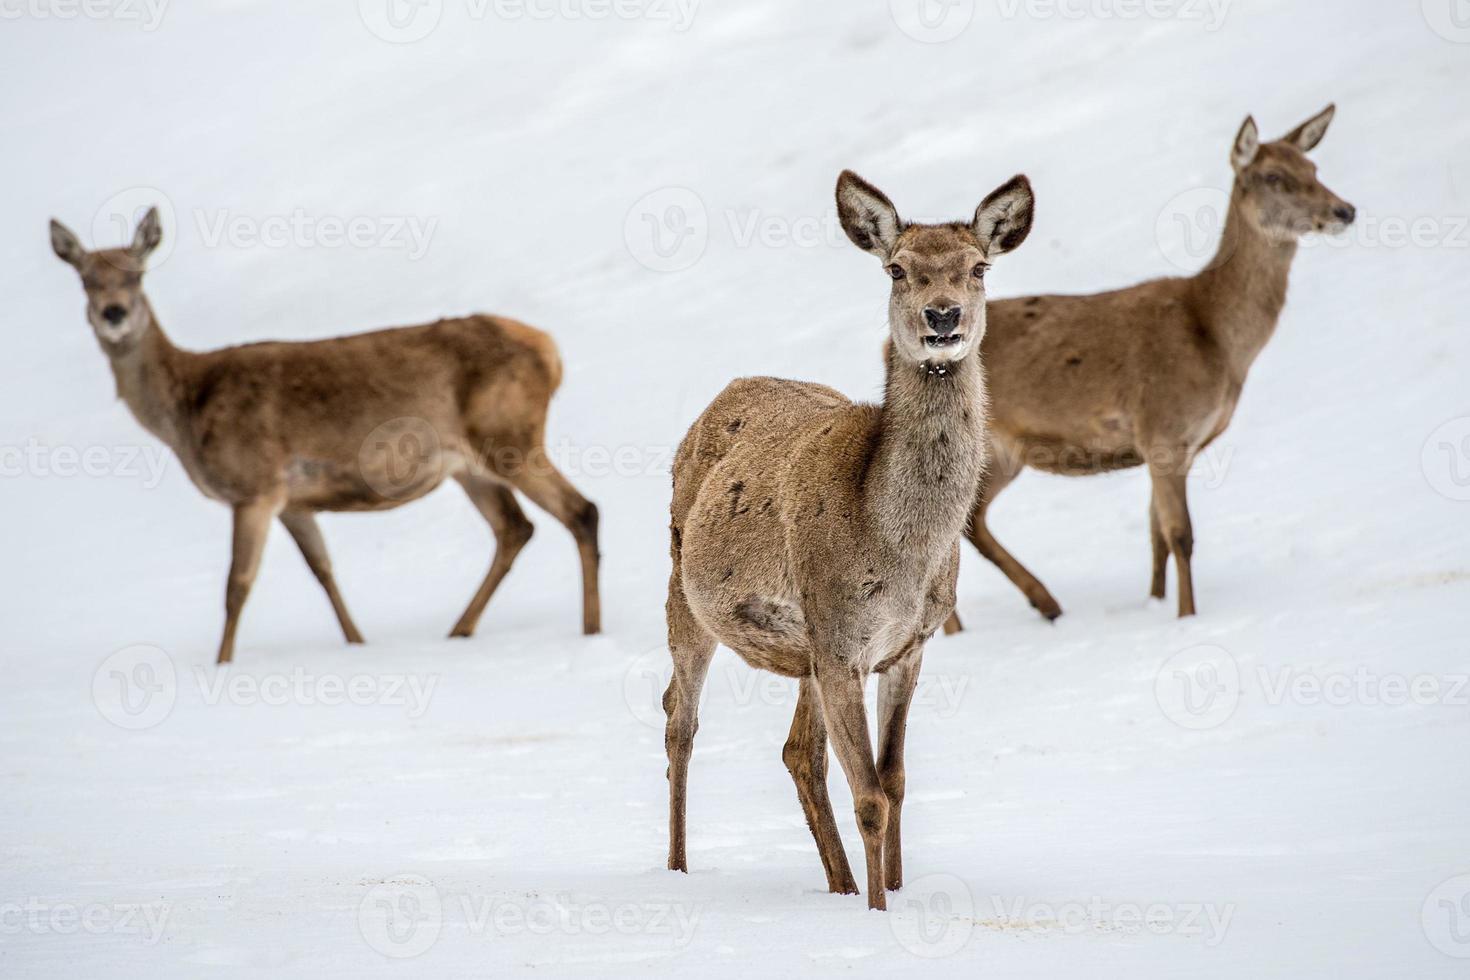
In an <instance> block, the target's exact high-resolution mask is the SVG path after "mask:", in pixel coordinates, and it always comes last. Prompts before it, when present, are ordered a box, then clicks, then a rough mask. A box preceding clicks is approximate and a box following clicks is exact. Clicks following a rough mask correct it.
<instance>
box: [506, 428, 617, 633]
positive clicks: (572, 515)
mask: <svg viewBox="0 0 1470 980" xmlns="http://www.w3.org/2000/svg"><path fill="white" fill-rule="evenodd" d="M505 478H506V479H508V480H509V481H510V482H511V483H512V484H513V485H514V486H515V488H516V489H517V490H519V491H521V492H522V493H524V494H525V495H526V496H527V497H530V498H531V500H532V501H533V502H534V503H535V504H536V506H537V507H540V508H541V509H543V510H545V511H546V512H547V513H549V514H551V516H552V517H555V518H556V519H557V520H558V521H560V522H561V523H562V524H563V525H565V526H566V529H567V530H568V531H571V532H572V537H574V538H575V539H576V541H577V554H578V556H579V557H580V558H581V561H582V632H583V633H586V634H589V635H590V634H592V633H599V632H601V631H602V599H601V597H600V595H599V593H598V587H597V569H598V563H599V555H598V552H597V524H598V517H597V505H596V504H594V503H592V502H591V501H590V500H588V499H587V498H586V497H583V496H582V495H581V494H580V493H578V492H577V488H576V487H574V486H572V485H571V483H570V482H568V480H567V478H566V477H564V476H562V475H561V473H560V472H558V471H557V469H556V468H555V467H554V466H552V465H551V460H549V459H547V458H546V454H545V453H544V452H539V451H538V453H537V454H536V458H535V459H533V460H531V462H530V464H529V465H527V466H525V467H516V468H514V471H512V472H508V473H506V474H505Z"/></svg>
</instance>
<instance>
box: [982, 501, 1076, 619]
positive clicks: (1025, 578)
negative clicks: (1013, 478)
mask: <svg viewBox="0 0 1470 980" xmlns="http://www.w3.org/2000/svg"><path fill="white" fill-rule="evenodd" d="M989 506H990V502H989V501H986V500H982V501H981V502H980V503H979V504H978V505H976V507H975V512H974V513H973V514H971V515H970V527H969V529H968V530H967V531H966V532H965V533H966V535H967V536H968V537H969V539H970V543H971V544H973V545H974V546H975V550H977V551H979V552H980V554H982V555H984V556H985V558H986V560H988V561H989V562H990V563H991V564H993V565H995V567H996V568H999V569H1000V570H1001V572H1002V573H1003V574H1004V575H1005V577H1006V578H1008V579H1010V580H1011V583H1012V584H1013V585H1015V586H1016V588H1018V589H1020V590H1021V592H1022V594H1023V595H1025V596H1026V599H1027V600H1028V601H1029V602H1030V603H1031V606H1032V608H1034V609H1035V610H1036V611H1037V612H1039V613H1041V615H1043V616H1045V617H1046V618H1047V619H1049V620H1055V619H1056V618H1057V617H1058V616H1060V615H1061V614H1062V607H1061V605H1060V604H1059V603H1058V602H1057V601H1056V599H1053V598H1052V594H1051V593H1050V592H1048V591H1047V590H1046V586H1044V585H1042V584H1041V580H1040V579H1038V578H1037V577H1036V576H1035V575H1032V574H1031V573H1030V572H1029V571H1027V570H1026V566H1025V565H1022V564H1021V563H1020V562H1018V561H1016V559H1015V558H1013V557H1012V556H1011V553H1010V552H1009V551H1006V550H1005V548H1003V547H1001V544H1000V542H999V541H997V540H995V536H994V535H992V534H991V533H990V528H989V526H988V525H986V523H985V511H986V509H987V508H988V507H989Z"/></svg>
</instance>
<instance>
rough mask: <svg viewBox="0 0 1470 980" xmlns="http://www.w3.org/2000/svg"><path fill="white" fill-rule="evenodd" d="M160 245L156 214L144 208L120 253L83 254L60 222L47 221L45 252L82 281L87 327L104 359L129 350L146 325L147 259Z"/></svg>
mask: <svg viewBox="0 0 1470 980" xmlns="http://www.w3.org/2000/svg"><path fill="white" fill-rule="evenodd" d="M162 241H163V226H162V225H161V224H160V223H159V220H158V209H157V208H149V209H148V213H147V214H145V215H144V216H143V220H142V221H140V222H138V228H137V231H136V232H135V233H134V235H133V243H132V244H131V245H129V246H127V247H126V248H110V249H102V250H99V251H96V252H89V251H87V250H86V249H85V248H83V247H82V243H81V242H80V241H79V240H78V239H77V236H76V235H75V234H73V233H72V231H71V229H69V228H67V227H66V226H65V225H63V224H62V223H61V222H59V221H56V220H54V219H53V220H52V222H51V248H52V249H53V250H54V251H55V252H56V254H57V256H58V257H59V258H60V259H61V260H62V261H63V262H65V263H67V264H68V265H70V266H71V267H72V268H74V269H76V270H77V273H78V274H79V275H80V276H81V277H82V289H83V290H85V291H86V294H87V322H88V323H90V324H91V325H92V330H93V332H95V333H96V334H97V339H98V340H99V341H101V342H102V348H103V350H105V351H107V352H108V353H109V354H116V353H121V352H123V351H125V350H128V349H130V348H131V347H132V346H133V345H134V344H135V343H136V342H137V340H138V338H140V337H141V336H142V335H143V334H144V333H145V332H146V330H147V328H148V325H149V324H150V323H151V322H152V316H151V315H150V313H149V311H148V301H147V299H146V298H145V297H144V296H143V272H144V270H145V268H146V267H147V262H148V256H149V255H151V254H152V253H153V250H154V249H156V248H158V245H159V243H160V242H162Z"/></svg>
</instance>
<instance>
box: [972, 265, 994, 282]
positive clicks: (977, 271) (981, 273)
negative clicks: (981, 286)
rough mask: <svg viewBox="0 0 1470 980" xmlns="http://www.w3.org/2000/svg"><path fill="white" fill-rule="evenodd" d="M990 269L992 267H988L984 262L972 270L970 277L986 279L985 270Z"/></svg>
mask: <svg viewBox="0 0 1470 980" xmlns="http://www.w3.org/2000/svg"><path fill="white" fill-rule="evenodd" d="M988 268H990V266H988V265H986V264H985V263H984V262H981V263H980V264H979V265H977V266H975V268H973V269H971V270H970V277H971V278H973V279H984V278H985V270H986V269H988Z"/></svg>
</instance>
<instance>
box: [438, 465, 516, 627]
mask: <svg viewBox="0 0 1470 980" xmlns="http://www.w3.org/2000/svg"><path fill="white" fill-rule="evenodd" d="M455 479H456V480H458V481H459V485H460V486H462V487H464V491H465V493H467V494H469V498H470V501H471V502H472V503H473V504H474V505H475V508H476V509H477V510H479V512H480V514H481V516H483V517H484V518H485V520H486V522H487V523H489V525H490V530H491V532H493V533H494V535H495V556H494V557H493V558H491V560H490V571H489V572H487V573H486V574H485V581H483V582H481V583H480V588H479V589H478V590H477V591H476V592H475V596H474V598H473V599H471V600H470V604H469V605H468V606H466V607H465V611H464V614H463V615H461V616H460V617H459V622H457V623H455V624H454V629H452V630H450V631H449V635H450V636H459V637H466V636H471V635H473V634H474V632H475V626H476V624H478V623H479V621H480V616H481V615H482V614H483V613H484V612H485V606H486V605H488V604H489V602H490V597H491V596H493V595H494V594H495V590H496V589H498V588H499V587H500V583H501V580H503V579H504V578H505V576H506V574H507V573H508V572H509V571H510V566H511V564H512V563H513V562H514V561H515V560H516V555H518V554H520V553H521V549H522V548H524V547H525V546H526V542H528V541H530V540H531V534H532V532H533V531H534V530H535V527H534V525H532V524H531V522H530V521H529V520H528V519H527V518H526V514H525V511H523V510H521V505H520V504H518V503H516V497H515V494H514V493H512V492H511V489H510V488H509V487H507V486H505V485H504V484H502V483H499V482H497V481H495V480H492V479H490V478H489V477H485V476H477V475H474V474H463V475H460V476H457V477H455Z"/></svg>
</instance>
